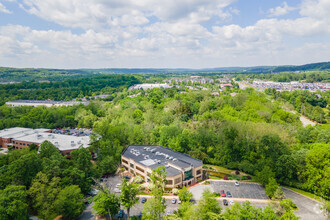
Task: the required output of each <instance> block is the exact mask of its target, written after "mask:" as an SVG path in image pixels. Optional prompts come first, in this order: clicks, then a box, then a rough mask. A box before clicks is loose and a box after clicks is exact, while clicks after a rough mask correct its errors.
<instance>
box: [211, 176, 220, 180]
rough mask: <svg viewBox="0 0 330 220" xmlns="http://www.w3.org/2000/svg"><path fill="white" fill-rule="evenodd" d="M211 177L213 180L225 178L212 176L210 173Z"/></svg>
mask: <svg viewBox="0 0 330 220" xmlns="http://www.w3.org/2000/svg"><path fill="white" fill-rule="evenodd" d="M210 179H212V180H222V179H223V178H220V177H217V176H211V175H210Z"/></svg>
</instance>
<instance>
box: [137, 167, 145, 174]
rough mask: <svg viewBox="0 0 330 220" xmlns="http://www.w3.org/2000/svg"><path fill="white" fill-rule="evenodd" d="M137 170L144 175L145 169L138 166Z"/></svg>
mask: <svg viewBox="0 0 330 220" xmlns="http://www.w3.org/2000/svg"><path fill="white" fill-rule="evenodd" d="M136 169H137V170H138V171H140V172H142V173H144V170H143V169H141V168H140V167H138V166H136Z"/></svg>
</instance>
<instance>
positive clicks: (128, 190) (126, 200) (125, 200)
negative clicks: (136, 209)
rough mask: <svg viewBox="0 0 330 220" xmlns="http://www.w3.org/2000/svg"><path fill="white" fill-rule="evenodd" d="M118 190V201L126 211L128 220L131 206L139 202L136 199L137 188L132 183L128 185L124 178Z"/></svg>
mask: <svg viewBox="0 0 330 220" xmlns="http://www.w3.org/2000/svg"><path fill="white" fill-rule="evenodd" d="M120 189H121V193H120V201H121V203H122V204H123V206H124V207H125V208H126V209H127V215H128V218H129V216H130V215H129V212H130V209H131V208H132V207H133V205H135V204H136V203H138V202H139V198H138V197H137V194H138V192H139V186H138V185H136V184H134V183H129V182H128V181H127V180H126V178H123V180H122V182H121V185H120Z"/></svg>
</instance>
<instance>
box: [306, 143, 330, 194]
mask: <svg viewBox="0 0 330 220" xmlns="http://www.w3.org/2000/svg"><path fill="white" fill-rule="evenodd" d="M303 176H305V178H306V179H307V180H306V182H305V184H304V187H305V188H306V189H307V190H309V191H311V192H314V193H316V194H318V195H322V196H323V197H324V198H326V199H329V198H330V188H329V185H330V146H329V145H320V146H318V147H315V148H313V149H311V150H310V151H309V152H308V154H307V156H306V170H305V172H304V173H303Z"/></svg>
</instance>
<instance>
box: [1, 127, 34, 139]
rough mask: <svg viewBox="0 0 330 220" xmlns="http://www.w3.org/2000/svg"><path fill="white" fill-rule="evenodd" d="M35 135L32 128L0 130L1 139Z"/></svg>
mask: <svg viewBox="0 0 330 220" xmlns="http://www.w3.org/2000/svg"><path fill="white" fill-rule="evenodd" d="M32 133H34V130H33V129H31V128H21V127H14V128H6V129H3V130H0V137H1V138H15V137H20V136H24V135H27V134H32Z"/></svg>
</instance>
